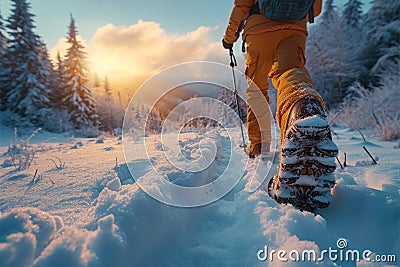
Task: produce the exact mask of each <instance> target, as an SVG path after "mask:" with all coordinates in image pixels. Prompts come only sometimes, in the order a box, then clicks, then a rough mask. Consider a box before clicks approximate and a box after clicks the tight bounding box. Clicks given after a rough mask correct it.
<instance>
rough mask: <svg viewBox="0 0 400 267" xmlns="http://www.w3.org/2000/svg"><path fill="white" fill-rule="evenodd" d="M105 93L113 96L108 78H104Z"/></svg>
mask: <svg viewBox="0 0 400 267" xmlns="http://www.w3.org/2000/svg"><path fill="white" fill-rule="evenodd" d="M104 92H105V93H106V95H107V96H109V97H110V96H111V95H112V90H111V85H110V82H109V81H108V78H107V76H106V77H105V78H104Z"/></svg>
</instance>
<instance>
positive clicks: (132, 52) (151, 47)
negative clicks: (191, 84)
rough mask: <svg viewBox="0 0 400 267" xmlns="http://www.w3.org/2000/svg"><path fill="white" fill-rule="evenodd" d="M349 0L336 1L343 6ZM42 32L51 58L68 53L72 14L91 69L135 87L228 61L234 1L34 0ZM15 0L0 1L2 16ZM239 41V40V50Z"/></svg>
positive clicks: (120, 86) (115, 82) (115, 84)
mask: <svg viewBox="0 0 400 267" xmlns="http://www.w3.org/2000/svg"><path fill="white" fill-rule="evenodd" d="M345 1H346V0H336V4H337V5H338V6H341V5H343V2H345ZM30 3H31V6H32V8H31V12H32V13H33V14H35V15H36V17H35V25H36V31H37V33H38V34H39V35H40V36H41V37H42V38H43V40H44V41H45V43H46V44H47V47H48V49H49V51H50V55H51V57H52V59H54V58H55V56H56V54H57V52H58V51H59V52H60V55H61V56H63V55H64V54H65V49H66V44H65V37H66V35H67V26H68V24H69V22H70V14H72V16H73V17H74V19H75V22H76V25H77V29H78V34H79V35H80V36H81V38H82V39H81V41H82V43H83V44H84V46H85V49H86V52H87V56H88V60H87V61H88V66H89V69H90V71H91V74H92V75H94V73H96V74H97V75H98V77H99V79H103V77H105V76H107V77H108V79H109V81H110V83H111V87H113V88H114V89H123V90H127V89H128V90H130V89H135V88H137V87H138V86H139V85H140V84H141V83H142V82H143V81H145V80H146V79H147V78H149V77H150V76H151V75H153V74H155V73H157V72H158V71H160V70H162V69H164V68H166V67H168V66H172V65H175V64H179V63H184V62H187V61H197V60H208V61H216V62H221V63H227V64H228V63H229V62H228V61H229V58H228V56H227V53H226V51H225V50H224V49H223V48H221V39H222V37H223V34H224V31H225V27H226V25H227V20H228V18H229V15H230V12H231V9H232V6H233V0H201V1H194V0H192V1H187V0H152V1H146V0H144V1H137V0H112V1H111V0H30ZM9 8H10V1H9V0H0V12H1V14H2V16H3V18H7V17H8V15H9ZM239 47H240V44H237V45H236V50H237V51H239V49H238V48H239Z"/></svg>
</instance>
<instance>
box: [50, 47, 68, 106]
mask: <svg viewBox="0 0 400 267" xmlns="http://www.w3.org/2000/svg"><path fill="white" fill-rule="evenodd" d="M54 80H55V85H54V88H53V92H52V95H51V100H52V101H51V102H52V104H53V106H54V108H55V109H58V110H62V109H65V108H66V107H65V103H64V102H63V100H64V98H65V97H66V93H65V87H66V85H65V67H64V61H63V59H62V58H61V56H60V52H57V61H56V62H55V69H54Z"/></svg>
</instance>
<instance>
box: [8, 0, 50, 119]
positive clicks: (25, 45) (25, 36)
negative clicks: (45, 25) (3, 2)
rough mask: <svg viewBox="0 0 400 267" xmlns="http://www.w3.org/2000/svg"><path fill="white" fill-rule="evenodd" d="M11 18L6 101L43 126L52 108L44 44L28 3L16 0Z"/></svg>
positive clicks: (13, 108) (11, 109)
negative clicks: (35, 31)
mask: <svg viewBox="0 0 400 267" xmlns="http://www.w3.org/2000/svg"><path fill="white" fill-rule="evenodd" d="M11 2H12V9H11V15H10V17H9V18H8V20H7V25H6V27H7V29H8V36H9V40H8V47H7V50H6V54H7V61H6V67H5V69H6V70H7V71H8V73H7V74H8V75H7V81H6V83H7V87H6V88H5V91H6V98H7V99H6V100H7V103H6V105H7V108H8V109H9V110H10V111H12V112H14V113H16V114H18V115H20V116H21V117H25V118H28V119H29V120H30V121H32V122H33V123H35V124H40V123H41V119H42V118H41V115H42V114H43V110H46V109H48V107H49V104H50V100H49V89H48V87H47V86H48V84H47V81H46V79H47V77H49V76H50V74H49V73H48V71H49V70H48V69H47V67H46V63H45V62H43V59H44V58H45V57H46V56H47V53H46V55H45V53H44V52H43V43H42V42H41V41H40V38H39V36H38V35H36V34H35V33H34V29H35V26H34V21H33V17H34V15H33V14H32V13H30V11H29V10H30V8H31V7H30V4H29V3H28V2H27V1H26V0H12V1H11Z"/></svg>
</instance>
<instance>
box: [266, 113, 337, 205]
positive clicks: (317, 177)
mask: <svg viewBox="0 0 400 267" xmlns="http://www.w3.org/2000/svg"><path fill="white" fill-rule="evenodd" d="M337 154H338V148H337V146H336V145H335V143H334V142H333V141H332V136H331V133H330V128H329V125H328V122H327V121H326V120H325V119H324V118H322V117H320V116H318V115H316V116H311V117H307V118H305V119H302V120H298V121H296V122H294V123H293V125H292V126H291V127H290V129H289V131H288V132H287V134H286V137H285V139H284V140H283V142H282V147H281V162H280V164H279V168H278V174H277V175H276V176H275V177H273V178H272V179H271V180H270V181H269V184H268V192H269V195H270V196H271V197H272V198H273V199H275V200H276V201H277V202H278V203H282V204H292V205H293V206H295V207H297V208H299V209H300V210H307V211H315V210H316V209H321V208H326V207H328V206H329V204H330V202H331V198H332V197H331V188H333V186H334V185H335V178H334V175H333V172H334V171H335V169H336V164H335V157H336V156H337Z"/></svg>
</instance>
